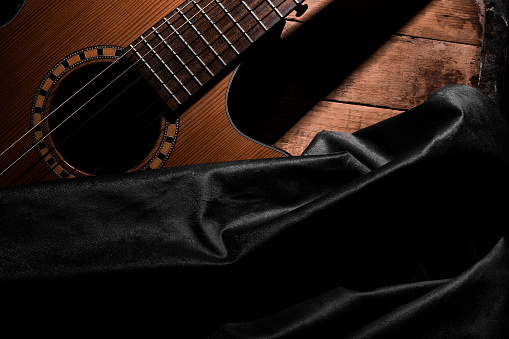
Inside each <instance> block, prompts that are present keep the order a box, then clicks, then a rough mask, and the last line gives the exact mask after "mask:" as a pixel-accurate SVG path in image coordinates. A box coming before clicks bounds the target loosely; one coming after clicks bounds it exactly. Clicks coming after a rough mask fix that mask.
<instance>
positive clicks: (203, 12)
mask: <svg viewBox="0 0 509 339" xmlns="http://www.w3.org/2000/svg"><path fill="white" fill-rule="evenodd" d="M191 2H192V3H193V4H194V5H195V6H196V8H198V10H199V11H200V12H202V14H203V16H204V17H205V18H207V20H208V21H209V22H210V23H211V24H212V26H213V27H214V29H215V30H216V31H217V32H218V33H219V35H220V36H221V37H222V38H223V39H225V40H226V42H227V43H228V44H229V45H230V46H231V47H232V49H233V51H234V52H235V53H236V54H237V55H239V54H240V53H239V51H237V49H236V48H235V47H234V46H233V44H232V43H231V42H230V40H228V38H227V37H226V36H225V35H224V33H223V32H221V30H220V29H219V27H217V25H216V24H215V23H214V21H213V20H212V19H211V18H210V17H209V16H208V15H207V13H206V12H205V11H204V10H203V9H202V8H201V7H200V6H199V5H198V4H197V3H196V2H195V1H194V0H191ZM211 3H212V2H211ZM182 15H183V14H182ZM186 19H187V18H186ZM191 25H192V24H191ZM216 40H217V39H216ZM207 44H211V43H207ZM210 48H211V49H214V48H212V46H210ZM215 54H216V55H217V57H218V58H220V59H221V62H222V64H223V65H224V66H226V63H225V62H224V61H223V58H221V57H220V56H219V55H218V54H217V53H215Z"/></svg>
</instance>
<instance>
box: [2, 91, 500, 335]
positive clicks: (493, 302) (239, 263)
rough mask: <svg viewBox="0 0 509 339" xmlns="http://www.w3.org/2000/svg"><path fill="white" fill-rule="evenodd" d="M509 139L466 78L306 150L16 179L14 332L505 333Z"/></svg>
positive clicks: (6, 197) (5, 294)
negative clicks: (38, 180) (44, 179)
mask: <svg viewBox="0 0 509 339" xmlns="http://www.w3.org/2000/svg"><path fill="white" fill-rule="evenodd" d="M508 137H509V134H508V130H507V125H506V123H505V121H504V119H503V118H502V114H501V113H500V112H499V111H498V109H497V108H496V106H495V104H494V103H493V102H491V100H490V99H488V98H487V97H485V96H484V95H483V94H481V93H480V92H478V91H476V90H474V89H472V88H470V87H467V86H461V85H454V86H447V87H445V88H443V89H441V90H439V91H437V92H435V93H434V94H433V95H432V96H431V97H430V99H429V100H428V101H427V102H425V103H424V104H422V105H420V106H418V107H416V108H414V109H412V110H409V111H408V112H405V113H403V114H401V115H398V116H396V117H394V118H391V119H388V120H386V121H383V122H381V123H378V124H376V125H373V126H371V127H368V128H365V129H363V130H360V131H358V132H356V133H354V134H342V133H332V132H322V133H320V134H318V135H317V137H316V138H315V140H314V141H313V143H312V144H311V145H310V147H309V148H308V149H307V150H306V152H305V154H304V155H303V156H301V157H290V158H283V159H267V160H253V161H239V162H231V163H218V164H206V165H195V166H183V167H178V168H171V169H165V170H160V171H150V172H149V171H147V172H143V173H133V174H126V175H116V176H102V177H96V178H87V179H76V180H66V181H60V182H51V183H42V184H36V185H28V186H20V187H13V188H5V189H2V190H0V225H1V228H0V308H1V309H2V311H3V316H2V318H0V319H2V329H3V331H4V333H7V332H5V331H6V328H9V327H11V328H13V329H15V330H16V331H17V333H23V332H35V333H38V334H41V333H44V332H48V333H52V334H57V333H60V334H63V335H66V336H74V335H76V334H80V333H81V334H91V335H105V334H116V335H120V334H138V333H139V334H143V337H152V334H155V333H159V334H160V336H164V337H169V338H202V337H212V338H281V337H304V338H326V337H333V338H343V337H348V338H507V337H509V326H508V320H509V319H508V317H509V309H508V305H509V304H508V292H509V261H508V244H507V239H506V238H505V236H506V235H507V215H506V214H507V212H506V211H507V207H508V192H509V191H508V188H509V180H508V173H509V172H508V167H509V152H508V151H509V143H508Z"/></svg>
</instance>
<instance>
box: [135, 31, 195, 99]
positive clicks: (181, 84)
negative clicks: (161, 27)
mask: <svg viewBox="0 0 509 339" xmlns="http://www.w3.org/2000/svg"><path fill="white" fill-rule="evenodd" d="M152 29H153V27H152ZM141 38H142V39H143V41H145V44H146V45H147V46H149V48H150V50H151V51H152V53H154V55H155V56H156V58H158V59H159V61H160V62H161V63H162V64H163V65H164V66H165V67H166V68H167V69H168V70H169V71H170V73H171V75H173V77H174V78H175V79H176V80H177V81H178V83H179V84H180V86H182V88H183V89H184V91H186V93H187V94H188V95H189V96H191V95H192V94H191V92H190V91H189V90H188V89H187V87H186V86H185V85H184V83H183V82H182V81H180V79H179V78H178V76H177V74H175V73H174V72H172V70H171V69H170V68H169V67H168V65H166V63H165V62H164V61H163V59H161V57H160V56H159V54H157V53H156V52H155V51H154V50H153V49H152V47H151V46H150V45H149V44H148V42H147V41H146V40H145V38H144V37H143V36H142V37H141ZM168 48H169V49H170V51H171V52H172V53H173V55H175V56H176V57H177V59H178V61H180V63H181V64H183V62H182V60H181V59H180V57H179V56H178V55H177V53H175V51H174V50H173V49H172V48H171V47H170V46H169V45H168ZM184 67H185V65H184ZM191 74H192V73H191Z"/></svg>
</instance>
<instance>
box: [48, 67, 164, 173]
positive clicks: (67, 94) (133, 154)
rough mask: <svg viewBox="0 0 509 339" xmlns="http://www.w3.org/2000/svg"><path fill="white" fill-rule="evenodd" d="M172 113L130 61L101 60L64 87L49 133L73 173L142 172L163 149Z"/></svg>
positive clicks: (82, 69) (54, 107)
mask: <svg viewBox="0 0 509 339" xmlns="http://www.w3.org/2000/svg"><path fill="white" fill-rule="evenodd" d="M167 110H168V107H167V105H166V104H165V103H164V102H163V101H162V100H161V98H160V97H159V95H158V94H157V93H156V92H155V91H154V90H153V89H152V87H151V86H150V85H149V84H148V83H147V82H146V80H144V78H143V76H141V75H140V74H139V73H138V71H137V70H136V69H134V67H133V68H130V67H129V64H128V63H127V62H126V63H124V61H122V62H119V61H117V62H116V63H115V64H113V65H112V64H111V63H110V62H98V61H96V62H91V63H88V64H86V65H83V66H81V67H80V68H78V69H76V70H73V71H72V72H70V74H68V75H67V76H66V77H65V78H64V79H63V80H62V81H61V82H60V83H59V86H58V87H57V88H56V92H55V94H54V97H53V98H52V100H51V104H50V108H49V114H50V115H49V116H48V130H49V133H51V140H52V143H53V144H54V148H55V149H56V150H57V151H58V153H59V155H60V156H61V157H62V159H63V160H64V161H65V162H66V163H67V164H68V165H70V166H71V167H72V168H74V169H77V170H78V171H80V172H84V173H87V174H93V175H97V174H106V173H119V172H126V171H129V170H133V169H136V168H137V167H140V166H141V165H142V164H143V162H144V161H146V159H147V157H149V156H150V154H151V153H153V151H154V148H157V146H158V143H159V142H160V139H161V137H162V133H163V131H164V126H165V124H164V120H163V119H162V117H161V116H162V115H163V114H165V112H166V111H167ZM76 172H77V171H76Z"/></svg>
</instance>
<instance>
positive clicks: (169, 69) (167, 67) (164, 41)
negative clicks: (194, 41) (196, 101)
mask: <svg viewBox="0 0 509 339" xmlns="http://www.w3.org/2000/svg"><path fill="white" fill-rule="evenodd" d="M152 31H153V32H154V33H155V34H156V35H157V36H158V37H159V39H161V41H162V42H163V43H164V44H165V46H166V47H167V48H168V49H169V50H170V51H172V52H173V54H174V55H175V57H176V58H177V59H178V61H180V63H181V64H182V66H184V68H185V69H186V70H187V72H189V74H191V76H192V77H193V78H194V80H196V82H198V84H199V85H200V86H203V84H202V83H201V82H200V80H198V78H196V76H195V74H194V73H193V72H192V71H191V70H190V69H189V68H188V67H187V64H186V63H184V62H183V61H182V59H181V58H180V57H179V56H178V54H177V53H175V52H174V51H173V49H172V48H171V46H170V44H168V42H167V41H166V40H164V39H163V37H162V36H161V34H159V32H158V31H157V30H156V29H155V28H154V27H152ZM176 34H177V36H179V34H178V33H176ZM179 37H180V36H179ZM181 40H182V39H181ZM184 43H185V42H184ZM154 54H156V55H157V53H155V52H154ZM157 58H158V59H159V60H160V61H161V63H162V64H164V66H165V67H166V69H167V70H168V71H169V72H170V73H171V74H172V75H173V76H174V77H175V78H176V79H177V80H179V79H178V77H177V74H176V73H174V72H173V71H172V70H171V68H170V67H169V66H168V65H167V64H166V62H164V61H163V59H162V58H161V57H160V56H159V55H157ZM179 82H180V81H179ZM182 86H183V87H184V89H185V90H186V92H188V94H189V95H191V93H190V92H189V91H188V90H187V88H186V87H185V86H184V85H182Z"/></svg>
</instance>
